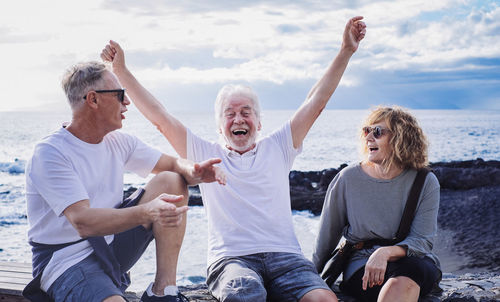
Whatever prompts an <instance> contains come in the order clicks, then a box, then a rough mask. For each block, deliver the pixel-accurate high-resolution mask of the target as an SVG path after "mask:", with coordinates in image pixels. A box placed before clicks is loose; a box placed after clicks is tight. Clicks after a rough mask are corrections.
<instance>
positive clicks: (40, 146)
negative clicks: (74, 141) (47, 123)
mask: <svg viewBox="0 0 500 302" xmlns="http://www.w3.org/2000/svg"><path fill="white" fill-rule="evenodd" d="M67 135H68V133H67V131H66V130H64V129H62V128H61V129H59V130H57V131H55V132H53V133H51V134H49V135H47V136H46V137H44V138H43V139H41V140H40V141H39V142H38V143H37V144H36V145H35V148H34V152H33V157H37V156H41V155H44V154H52V153H59V150H64V148H65V144H66V139H67ZM42 157H43V156H42Z"/></svg>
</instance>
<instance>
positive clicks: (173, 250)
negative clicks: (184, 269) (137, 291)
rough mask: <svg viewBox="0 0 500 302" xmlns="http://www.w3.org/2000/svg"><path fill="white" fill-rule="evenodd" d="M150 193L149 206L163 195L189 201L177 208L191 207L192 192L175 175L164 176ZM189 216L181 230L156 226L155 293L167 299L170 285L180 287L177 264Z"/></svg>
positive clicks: (156, 179) (148, 187)
mask: <svg viewBox="0 0 500 302" xmlns="http://www.w3.org/2000/svg"><path fill="white" fill-rule="evenodd" d="M145 190H146V192H145V193H144V196H142V198H141V201H140V203H143V202H149V201H151V200H153V199H154V198H156V197H158V195H160V194H162V193H167V194H173V195H183V196H185V198H184V199H183V200H182V201H180V202H176V203H175V205H176V206H184V205H187V202H188V189H187V185H186V182H185V181H184V178H182V176H180V175H179V174H176V173H172V172H161V173H159V174H158V175H156V176H155V177H154V178H153V179H151V181H150V182H149V183H148V184H147V185H146V187H145ZM186 218H187V217H186V214H184V217H183V219H182V222H181V224H180V225H179V226H177V227H168V228H167V227H162V226H160V225H157V224H153V225H152V228H153V234H154V237H155V243H156V276H155V282H154V285H153V293H155V294H157V295H163V289H164V288H165V287H166V286H168V285H176V274H177V261H178V258H179V251H180V249H181V245H182V241H183V239H184V233H185V232H186Z"/></svg>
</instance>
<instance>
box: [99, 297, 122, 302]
mask: <svg viewBox="0 0 500 302" xmlns="http://www.w3.org/2000/svg"><path fill="white" fill-rule="evenodd" d="M122 301H123V302H125V300H124V299H123V298H122V297H121V296H111V297H108V298H106V299H104V300H103V302H122Z"/></svg>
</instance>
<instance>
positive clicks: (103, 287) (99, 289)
mask: <svg viewBox="0 0 500 302" xmlns="http://www.w3.org/2000/svg"><path fill="white" fill-rule="evenodd" d="M140 190H142V191H143V189H139V190H137V191H139V192H137V194H133V195H132V196H131V197H130V198H129V199H126V200H125V201H124V202H123V204H122V206H121V207H122V208H123V207H130V206H134V205H137V203H138V201H139V200H140V198H141V197H142V193H143V192H140ZM152 240H153V231H152V230H146V229H145V228H144V227H143V226H141V225H140V226H137V227H135V228H133V229H130V230H128V231H125V232H122V233H119V234H116V235H115V237H114V240H113V242H112V243H111V244H110V246H111V247H112V248H113V251H114V253H115V256H116V259H117V260H118V262H119V263H120V268H121V271H122V273H126V272H128V271H129V270H130V269H131V268H132V266H133V265H134V264H135V263H136V262H137V260H139V258H140V257H141V256H142V254H143V253H144V251H145V250H146V248H147V247H148V245H149V243H150V242H151V241H152ZM124 291H125V289H124V288H118V287H117V286H116V285H115V284H114V283H113V281H112V280H111V278H110V277H109V276H108V275H107V274H106V273H105V272H104V271H103V270H102V268H101V266H100V265H99V262H98V260H97V258H96V256H95V254H91V255H90V256H88V257H87V258H85V259H84V260H82V261H80V262H79V263H77V264H75V265H73V266H72V267H70V268H69V269H67V270H66V271H65V272H64V273H63V274H62V275H61V276H59V277H58V278H57V279H56V281H54V283H52V285H51V286H50V288H49V290H48V291H47V294H49V296H50V297H52V299H54V300H55V301H56V302H57V301H102V300H104V299H106V298H108V297H110V296H114V295H118V296H123V294H124Z"/></svg>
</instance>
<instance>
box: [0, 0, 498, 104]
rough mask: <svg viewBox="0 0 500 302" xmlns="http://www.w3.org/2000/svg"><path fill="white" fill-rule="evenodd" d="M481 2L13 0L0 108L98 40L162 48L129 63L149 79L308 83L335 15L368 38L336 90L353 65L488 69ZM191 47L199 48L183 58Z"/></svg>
mask: <svg viewBox="0 0 500 302" xmlns="http://www.w3.org/2000/svg"><path fill="white" fill-rule="evenodd" d="M473 3H475V2H473ZM487 3H489V4H488V5H484V6H483V7H478V8H474V7H471V6H470V5H469V2H468V1H463V0H443V1H427V0H405V1H403V0H401V1H376V2H373V1H356V2H347V1H336V2H332V1H326V0H325V1H314V2H310V1H299V2H294V3H293V4H289V2H288V1H263V0H262V1H256V2H252V4H248V2H246V1H230V2H228V1H225V2H217V3H215V2H210V1H208V2H206V3H205V2H204V3H202V4H200V3H198V2H196V1H188V2H182V3H178V2H176V1H157V0H150V1H144V2H137V1H131V2H130V1H102V0H89V1H85V2H83V1H77V2H75V1H64V0H54V1H51V2H50V5H48V2H45V1H36V0H31V1H13V2H9V4H8V5H4V8H3V9H2V10H1V11H0V45H1V47H0V64H1V66H2V69H3V71H2V74H1V78H0V80H1V81H2V83H6V85H3V86H2V89H1V90H0V97H1V98H2V99H6V100H11V99H14V98H13V97H15V99H16V100H15V102H14V101H12V102H10V101H8V102H2V104H1V105H0V110H6V109H9V108H14V107H25V106H34V105H38V104H40V103H44V102H53V101H55V100H54V99H57V100H59V99H63V98H64V97H63V96H62V94H61V92H60V88H59V79H60V76H61V74H62V73H63V71H64V69H65V68H67V67H68V66H70V65H72V64H74V63H76V62H78V61H83V60H98V59H99V52H100V50H101V49H102V47H103V46H104V45H105V43H106V42H107V41H108V40H109V39H115V40H116V41H119V42H120V43H121V44H122V46H124V48H125V50H126V52H127V53H138V54H148V53H150V54H151V56H154V55H156V56H158V58H160V57H162V56H163V59H161V60H160V59H158V60H155V59H154V58H152V59H150V58H148V59H147V60H143V62H144V63H143V64H137V65H134V66H132V67H133V70H134V71H135V72H136V74H137V75H138V77H139V79H141V80H142V81H144V82H145V83H148V84H150V85H154V86H161V83H162V82H164V81H168V83H180V84H185V85H188V84H190V83H192V84H194V85H196V84H199V83H225V82H228V81H246V82H250V83H251V82H270V83H274V84H278V85H283V84H286V83H287V82H293V81H295V82H296V81H311V80H316V79H317V78H319V77H320V76H321V74H322V73H323V72H324V70H325V68H326V67H327V65H328V64H329V62H330V61H331V60H332V59H333V57H334V56H335V54H336V52H337V50H338V47H339V46H340V43H341V33H342V31H343V28H344V26H345V22H346V21H347V19H348V18H349V17H351V16H354V15H357V14H361V15H364V16H365V21H366V23H367V25H368V34H367V36H366V38H365V41H363V43H362V46H361V48H360V51H359V52H358V54H356V56H355V57H354V58H353V60H352V62H351V63H350V65H351V66H350V72H348V74H347V75H346V76H347V77H344V79H343V80H342V82H341V84H342V85H344V86H348V87H354V86H356V85H360V84H361V83H363V78H362V77H363V75H364V73H363V72H362V71H363V70H367V71H370V70H375V71H379V72H382V71H394V70H396V71H398V70H399V71H401V70H412V71H415V72H419V71H426V72H450V71H458V70H488V69H489V68H488V66H486V65H483V64H480V63H478V62H473V61H470V60H471V59H474V58H499V56H500V39H499V36H498V34H497V32H498V31H499V30H500V21H499V20H500V8H499V7H498V5H497V4H495V2H487ZM166 52H170V53H171V52H179V55H182V54H183V53H187V54H188V56H187V58H185V59H183V60H182V61H183V62H186V64H185V65H181V64H180V63H179V64H170V66H169V62H168V61H166V59H165V57H166V55H165V54H166ZM201 52H203V55H201ZM207 53H211V54H212V56H213V59H214V63H213V64H198V65H197V62H199V60H201V59H207V60H210V59H211V57H210V56H209V55H206V54H207ZM192 54H194V55H196V54H200V55H199V56H198V57H196V58H195V57H193V63H192V64H187V63H189V59H190V58H189V55H192ZM177 57H178V56H177ZM139 60H140V57H134V62H138V61H139ZM197 60H198V61H197ZM147 62H151V63H147ZM154 62H164V63H165V64H161V65H160V66H159V65H156V66H155V65H154V64H153V63H154ZM174 63H177V62H174ZM148 64H149V65H148ZM202 65H203V66H202ZM205 65H207V66H205ZM173 66H175V67H173ZM353 67H355V68H353ZM26 87H29V89H26ZM20 89H21V90H22V91H23V95H22V97H21V98H19V97H18V93H19V91H20Z"/></svg>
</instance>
